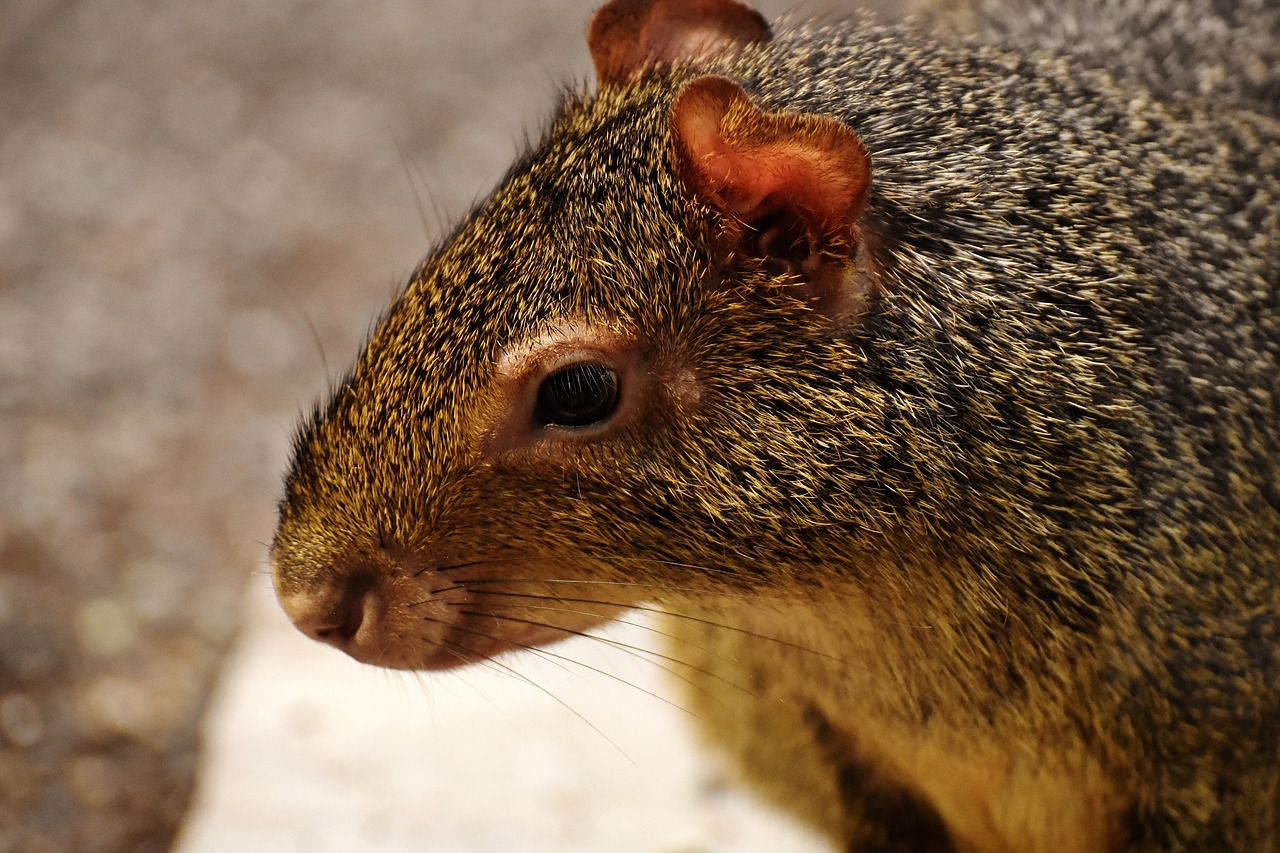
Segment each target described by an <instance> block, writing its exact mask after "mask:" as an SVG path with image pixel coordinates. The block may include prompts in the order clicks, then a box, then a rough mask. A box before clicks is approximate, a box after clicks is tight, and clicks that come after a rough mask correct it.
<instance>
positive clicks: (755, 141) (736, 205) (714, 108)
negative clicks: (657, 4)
mask: <svg viewBox="0 0 1280 853" xmlns="http://www.w3.org/2000/svg"><path fill="white" fill-rule="evenodd" d="M670 121H671V131H672V137H673V140H674V143H675V150H676V160H677V164H678V167H679V169H680V172H681V175H682V177H683V178H684V181H685V183H686V185H687V186H688V187H689V189H690V191H691V192H692V193H693V195H694V196H695V197H696V198H698V199H699V200H700V201H702V202H703V203H705V204H706V205H707V206H708V207H710V208H712V209H713V210H717V211H719V212H720V213H721V214H722V217H723V221H724V232H723V234H722V235H721V236H722V238H723V239H724V242H725V244H726V247H725V248H726V250H727V252H729V253H733V254H736V255H738V256H750V257H755V258H758V259H759V260H761V261H762V262H763V263H764V265H765V268H766V269H768V270H769V271H770V272H771V273H774V274H775V275H783V274H787V275H790V276H792V277H793V280H794V282H795V286H796V288H797V289H798V291H799V295H800V296H801V297H802V298H804V299H806V300H808V301H810V302H811V303H813V304H814V305H815V306H816V307H817V308H818V309H819V310H822V311H824V312H826V313H828V314H831V315H832V316H840V317H848V316H851V315H852V316H861V314H863V313H865V310H866V306H867V302H868V300H869V299H870V297H871V296H872V295H874V289H875V288H874V280H873V278H872V277H871V275H870V270H869V268H868V267H869V263H870V257H869V255H868V253H867V252H866V240H867V236H868V235H867V234H866V229H865V228H864V227H863V226H862V221H861V220H862V213H863V209H864V207H865V205H866V201H867V195H868V192H869V191H870V188H871V158H870V156H869V155H868V154H867V149H866V147H865V146H864V145H863V144H862V140H861V139H860V138H859V137H858V135H857V134H856V133H854V132H853V130H852V129H850V128H849V127H848V126H847V125H845V124H843V123H841V122H839V121H837V120H835V119H832V118H827V117H825V116H819V115H811V114H805V113H769V112H764V111H763V110H761V109H759V108H758V107H757V106H755V104H753V103H752V102H751V100H750V99H749V98H748V97H747V94H746V93H745V92H743V91H742V89H741V88H740V87H739V86H738V84H736V83H734V82H733V81H731V80H727V79H725V78H723V77H714V76H708V77H700V78H698V79H696V80H693V81H691V82H689V83H688V84H686V85H685V87H684V89H682V90H681V92H680V94H679V95H678V96H677V97H676V100H675V103H674V104H673V106H672V108H671V118H670Z"/></svg>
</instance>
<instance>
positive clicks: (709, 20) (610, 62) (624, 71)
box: [587, 0, 770, 88]
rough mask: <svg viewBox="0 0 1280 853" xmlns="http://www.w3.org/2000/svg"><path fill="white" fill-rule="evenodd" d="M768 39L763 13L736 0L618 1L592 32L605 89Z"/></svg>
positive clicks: (593, 50) (598, 17) (598, 76)
mask: <svg viewBox="0 0 1280 853" xmlns="http://www.w3.org/2000/svg"><path fill="white" fill-rule="evenodd" d="M769 38H770V33H769V25H768V24H767V23H766V22H765V20H764V18H762V17H761V16H760V13H759V12H756V11H755V10H754V9H750V8H748V7H746V6H744V5H742V4H741V3H736V2H734V0H613V2H611V3H608V4H606V5H605V6H602V7H601V8H600V9H599V10H597V11H596V13H595V15H594V16H593V17H592V19H591V25H590V27H589V28H588V30H587V44H588V45H589V46H590V48H591V59H592V62H593V63H594V64H595V67H596V79H597V80H598V81H599V84H600V86H601V87H602V88H603V87H605V86H617V85H621V84H623V83H625V82H626V81H627V80H628V79H630V78H631V77H632V76H633V75H634V74H635V73H636V72H638V71H641V70H643V69H645V68H650V67H655V66H661V65H670V64H672V63H675V62H681V61H685V62H690V61H694V60H697V59H707V58H710V57H714V56H718V55H720V54H722V53H727V52H729V51H732V50H737V49H738V48H740V47H742V46H743V45H747V44H752V43H757V42H766V41H768V40H769Z"/></svg>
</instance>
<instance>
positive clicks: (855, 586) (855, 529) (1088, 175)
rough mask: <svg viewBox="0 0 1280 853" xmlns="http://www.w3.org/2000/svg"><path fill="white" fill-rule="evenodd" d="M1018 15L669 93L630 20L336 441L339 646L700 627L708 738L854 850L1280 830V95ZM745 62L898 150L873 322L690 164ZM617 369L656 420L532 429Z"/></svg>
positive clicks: (306, 555) (329, 614)
mask: <svg viewBox="0 0 1280 853" xmlns="http://www.w3.org/2000/svg"><path fill="white" fill-rule="evenodd" d="M1249 2H1254V0H1249ZM646 5H649V4H646V3H645V2H639V3H636V2H626V0H620V2H615V3H614V4H611V7H612V8H622V9H623V12H624V13H626V14H624V15H622V16H621V20H624V22H625V21H630V20H631V18H630V17H628V15H630V14H631V7H644V6H646ZM652 5H655V6H659V7H660V6H662V5H663V3H662V2H661V0H656V2H655V3H654V4H652ZM698 5H706V6H711V7H716V6H719V5H722V4H720V3H719V2H717V0H710V2H702V3H700V4H698ZM1095 5H1096V4H1095ZM1119 5H1120V6H1123V5H1124V3H1120V4H1119ZM1129 5H1130V6H1132V4H1129ZM1081 8H1083V5H1082V6H1081ZM1162 8H1169V6H1168V4H1166V5H1165V6H1162ZM1241 8H1243V6H1242V7H1241ZM1262 8H1263V11H1264V12H1267V13H1268V14H1270V13H1271V12H1273V11H1274V10H1269V9H1267V7H1265V6H1264V7H1262ZM966 14H968V13H966ZM983 14H985V13H981V14H980V13H979V12H972V14H971V16H970V19H969V21H970V24H971V25H973V26H974V27H975V28H977V29H979V30H980V31H982V32H985V33H986V36H985V37H984V38H982V39H981V40H979V39H976V38H959V37H956V38H950V39H939V38H936V37H927V36H923V35H921V34H919V33H918V32H917V31H916V30H913V29H910V28H901V27H880V26H872V25H870V24H869V23H866V22H853V23H850V24H847V25H834V26H820V27H810V26H804V25H800V26H795V27H793V28H790V29H784V30H783V31H781V32H778V33H776V34H774V35H773V36H772V38H769V39H751V38H739V37H737V36H735V37H734V39H732V44H731V45H730V46H729V49H708V48H707V47H706V46H699V47H698V48H697V49H696V50H690V49H688V47H687V45H685V44H684V43H683V42H680V43H675V47H674V48H672V49H673V50H674V51H675V53H676V55H675V56H674V57H673V59H674V61H672V62H666V61H657V59H654V58H649V59H645V58H644V56H643V55H640V54H638V55H639V56H640V60H642V61H639V65H638V67H636V68H635V69H634V73H624V72H626V71H627V69H628V68H629V67H630V66H629V65H628V62H630V63H632V64H635V63H636V62H637V60H634V59H627V58H626V57H627V56H630V54H625V53H624V54H623V56H624V58H623V59H622V60H618V62H619V63H621V64H620V65H619V66H618V67H616V68H615V67H614V66H611V65H609V64H607V63H604V62H603V61H602V60H601V59H600V56H601V54H602V51H601V50H599V48H598V45H599V44H600V43H601V41H602V40H605V39H613V38H617V36H613V35H609V34H605V35H597V34H595V33H593V39H595V42H594V43H593V50H595V51H596V55H597V63H598V65H599V66H601V68H603V73H602V78H603V79H602V85H601V86H600V88H599V90H598V91H594V92H592V91H587V90H585V89H583V90H579V91H575V92H573V93H570V94H568V95H567V96H566V98H565V100H564V103H563V104H562V106H561V107H560V110H559V113H558V115H557V116H556V118H555V120H554V122H553V123H552V125H551V126H550V128H549V130H548V131H547V132H546V134H545V136H544V138H543V139H542V141H541V142H540V143H539V144H538V145H537V146H536V147H535V148H532V149H531V150H529V151H527V152H525V153H524V154H523V156H521V158H520V159H519V161H518V162H517V163H516V164H515V165H514V166H513V167H512V169H511V171H510V172H509V173H508V174H507V176H506V177H505V178H504V179H503V181H502V182H501V184H500V186H499V187H498V189H497V190H496V191H495V192H494V193H493V194H492V196H491V197H490V198H489V199H487V200H486V201H485V202H483V203H482V204H481V205H480V206H479V207H478V208H477V209H476V210H475V211H474V212H473V213H472V214H471V215H470V216H468V217H467V218H466V219H465V220H464V221H463V222H462V223H461V224H460V225H459V226H458V228H457V229H456V230H455V231H454V232H453V233H452V234H450V235H449V236H448V237H447V238H446V239H445V240H444V241H443V242H442V243H441V244H440V246H439V247H438V248H437V249H436V250H435V251H434V252H432V253H431V254H430V255H429V256H428V257H427V259H426V260H425V261H423V263H422V265H421V266H420V268H419V269H418V270H417V272H416V274H415V275H414V277H413V280H412V281H411V282H410V284H409V286H408V288H407V289H406V290H405V291H404V293H403V294H402V295H401V296H400V297H399V298H398V300H397V301H396V303H395V304H394V305H393V306H392V308H391V309H390V311H389V312H388V313H387V315H386V316H385V317H384V318H383V320H382V321H381V322H380V323H379V325H378V327H377V329H376V331H375V332H374V334H373V336H372V338H371V339H370V341H369V343H368V345H367V347H366V349H365V351H364V352H363V354H362V355H361V356H360V359H359V361H358V362H357V364H356V366H355V368H354V370H353V371H352V373H351V374H350V375H349V376H348V377H347V378H346V379H345V380H344V381H343V382H342V383H341V384H340V386H339V387H338V388H337V390H336V391H335V393H334V394H333V396H332V397H331V399H330V400H329V402H328V403H327V405H325V406H324V407H322V408H320V409H318V410H317V412H316V413H315V415H314V416H313V417H312V418H310V419H309V420H308V421H307V423H306V424H304V426H303V428H302V429H301V431H300V433H299V435H298V438H297V440H296V444H295V454H294V460H293V464H292V467H291V469H290V471H289V474H288V478H287V482H286V490H285V496H284V499H283V500H282V502H281V507H280V526H279V529H278V531H277V534H276V538H275V541H274V543H273V546H272V560H273V571H274V577H275V582H276V586H277V590H278V591H279V594H280V597H281V600H282V603H283V604H284V606H285V609H286V611H287V612H288V613H289V614H290V616H291V617H292V618H293V619H294V620H295V622H297V623H298V624H299V627H301V628H303V629H304V630H306V631H308V632H309V633H311V634H312V635H313V636H316V637H317V638H319V639H324V640H326V641H329V642H333V643H334V644H335V645H338V646H340V647H341V648H344V649H346V650H347V651H349V652H350V653H351V654H353V655H354V656H356V657H358V658H360V659H362V660H366V661H369V662H373V663H379V664H383V665H387V666H395V667H403V668H441V667H447V666H452V665H458V664H463V663H467V662H470V661H474V660H478V659H481V658H483V657H486V656H488V655H491V654H494V653H497V652H500V651H503V650H505V649H510V648H520V647H524V646H530V645H535V644H539V643H543V642H548V641H551V640H554V639H558V638H560V637H562V636H566V635H568V634H572V633H576V632H579V631H582V630H585V629H587V628H589V627H591V626H593V625H596V624H599V623H600V622H602V621H604V620H606V619H608V618H611V617H613V616H615V615H617V614H618V613H619V612H621V611H622V610H623V609H625V608H626V607H629V606H634V605H644V606H656V607H659V608H662V609H663V610H665V611H667V612H668V613H669V614H671V615H670V617H669V621H670V630H671V632H672V633H673V634H674V635H675V639H676V641H675V642H674V643H673V645H672V651H671V653H672V654H673V655H675V656H677V657H678V658H679V659H680V660H681V661H682V662H683V663H682V667H681V671H680V673H679V674H680V676H681V677H682V679H683V680H684V682H683V683H685V684H686V685H687V686H688V690H687V691H686V695H685V701H686V703H687V704H688V705H689V706H690V707H691V708H692V709H693V710H694V711H695V713H696V715H697V716H698V717H699V718H700V719H702V720H703V721H705V725H704V730H705V732H706V734H707V737H708V739H709V740H711V741H712V742H713V743H715V744H716V745H717V747H718V748H720V749H722V750H724V751H725V752H726V754H728V755H729V756H730V757H731V758H732V759H733V760H734V762H735V763H736V764H737V766H738V767H739V768H740V770H741V772H742V775H743V777H744V778H745V779H746V780H747V781H748V782H749V783H750V784H752V785H754V786H755V787H756V788H757V790H759V791H760V792H761V793H763V794H764V795H765V796H766V797H768V798H770V799H772V800H774V801H776V802H778V803H779V804H781V805H783V806H785V807H786V808H788V809H790V810H792V811H793V812H795V813H796V814H798V815H799V816H801V817H802V818H804V819H806V820H807V821H809V822H810V823H811V824H813V825H815V826H817V827H818V828H819V829H821V830H822V831H824V832H826V833H827V834H828V835H829V836H830V837H831V838H832V839H833V840H835V841H836V842H837V843H839V844H841V845H843V847H844V848H845V849H848V850H867V851H889V850H955V851H968V850H974V851H976V850H983V851H1049V850H1052V851H1054V853H1067V851H1112V850H1115V851H1118V850H1151V851H1155V850H1242V851H1246V850H1247V851H1253V850H1280V740H1278V737H1280V582H1278V580H1280V579H1278V577H1277V557H1278V556H1280V466H1278V464H1277V463H1278V461H1280V427H1278V426H1277V424H1278V421H1280V403H1278V396H1277V395H1280V122H1278V121H1277V113H1278V112H1280V110H1277V109H1276V101H1275V96H1274V88H1273V78H1274V75H1273V73H1272V72H1271V71H1268V72H1267V74H1270V75H1272V76H1271V77H1267V75H1262V76H1261V77H1257V79H1256V80H1254V82H1253V83H1249V82H1247V81H1242V82H1241V84H1240V86H1239V87H1237V88H1236V89H1235V91H1236V92H1237V93H1238V96H1237V97H1236V98H1234V99H1233V98H1229V97H1227V96H1225V95H1223V94H1222V92H1223V85H1224V84H1221V81H1220V78H1219V77H1214V82H1213V86H1212V87H1210V88H1209V89H1208V90H1207V93H1208V94H1210V95H1212V96H1213V97H1212V98H1207V97H1204V94H1206V93H1205V92H1200V91H1185V90H1184V89H1183V88H1180V87H1177V86H1170V87H1168V88H1162V87H1160V86H1158V85H1156V83H1155V81H1154V80H1153V79H1152V77H1151V75H1148V74H1147V73H1146V72H1145V71H1135V72H1133V73H1128V72H1126V70H1125V68H1118V69H1106V68H1104V67H1102V65H1103V61H1102V60H1103V59H1105V58H1106V57H1105V56H1104V55H1103V54H1102V53H1101V52H1094V53H1091V52H1090V50H1089V48H1088V46H1087V45H1085V46H1081V45H1076V46H1073V47H1068V46H1064V44H1063V43H1062V40H1061V39H1058V38H1056V37H1054V36H1046V37H1045V40H1044V42H1043V44H1044V49H1043V50H1039V49H1037V50H1033V49H1030V48H1028V45H1029V44H1034V43H1035V40H1034V35H1033V34H1032V33H1030V31H1029V29H1028V31H1025V32H1024V31H1023V30H1020V29H1019V28H1018V27H1016V26H1005V27H1003V28H1000V27H996V26H994V25H984V24H981V23H979V22H981V21H982V20H985V19H984V18H983V17H982V15H983ZM1204 14H1206V15H1208V14H1211V12H1209V11H1206V12H1205V13H1204ZM1121 17H1123V16H1121ZM1268 20H1269V21H1270V23H1268V24H1267V25H1268V26H1271V25H1273V24H1274V22H1275V15H1274V14H1272V16H1271V18H1270V19H1268ZM1202 23H1203V22H1202ZM735 26H737V27H745V28H746V31H747V32H751V26H752V24H751V21H750V20H749V19H748V20H747V21H746V23H745V24H737V23H735ZM1206 26H1207V25H1206ZM1206 31H1213V28H1212V27H1208V29H1207V30H1206ZM1161 32H1163V30H1161ZM1140 35H1141V34H1140V33H1134V34H1133V38H1132V39H1131V42H1135V43H1141V42H1142V39H1141V38H1140ZM1184 38H1185V39H1187V40H1189V43H1191V44H1195V33H1194V32H1191V33H1186V34H1184ZM1153 49H1154V48H1153ZM1134 52H1135V54H1136V55H1142V56H1146V54H1143V53H1142V51H1141V50H1138V49H1134ZM659 58H662V57H659ZM1263 59H1265V57H1263V56H1261V55H1260V56H1259V61H1263ZM611 61H612V60H611ZM1141 65H1142V63H1141V62H1140V61H1137V60H1135V61H1134V62H1132V63H1131V64H1130V66H1129V67H1131V68H1138V67H1139V66H1141ZM1247 65H1248V62H1247V61H1246V60H1241V64H1240V65H1239V66H1238V67H1246V66H1247ZM1188 73H1189V72H1188ZM708 75H715V77H716V78H724V79H725V80H727V81H731V85H732V86H733V87H740V88H741V91H742V92H744V93H745V94H746V96H747V97H748V98H749V99H750V102H751V104H752V105H754V107H755V108H758V109H759V110H760V111H761V114H762V115H763V116H765V117H766V119H767V118H768V117H769V116H784V117H788V116H792V117H795V116H798V117H801V118H798V119H796V121H798V122H800V124H799V125H797V126H799V127H802V128H811V127H813V126H815V124H814V123H815V122H816V121H817V120H818V119H814V118H805V117H821V119H822V120H823V121H827V120H833V119H834V120H836V121H838V122H839V124H840V125H842V126H843V128H844V130H842V131H840V132H842V133H845V134H846V135H847V137H848V138H849V139H857V140H860V142H861V144H862V145H865V151H864V152H863V154H857V153H856V151H855V152H854V156H855V157H858V156H865V157H869V162H870V164H871V181H870V186H869V190H868V191H867V193H866V195H865V199H862V200H859V201H858V202H857V215H858V230H856V232H854V233H856V234H857V235H859V236H858V238H857V242H858V245H857V246H852V245H846V244H845V243H842V242H840V241H838V240H837V241H835V242H833V243H832V244H831V246H824V247H823V248H822V251H821V252H820V253H817V254H820V255H821V257H822V259H824V260H825V259H828V258H829V257H830V256H832V255H835V256H842V257H844V258H845V259H846V260H847V261H849V263H850V264H852V265H853V266H855V267H856V272H857V277H858V280H859V281H863V282H870V284H869V285H867V286H865V287H862V289H860V290H859V291H858V294H859V301H857V303H856V306H855V307H856V310H850V311H845V312H844V313H841V312H839V311H833V310H827V309H826V308H824V307H822V306H823V303H821V302H815V301H814V300H813V299H808V298H803V297H804V296H805V294H804V293H803V292H800V293H799V294H798V292H797V290H796V283H797V276H798V275H799V276H800V278H803V274H798V273H797V271H796V269H797V268H796V267H795V265H791V266H787V265H785V264H784V265H782V266H779V264H778V263H777V261H778V258H777V257H775V256H774V254H775V252H774V250H772V249H769V248H766V249H762V250H760V251H754V249H756V248H758V247H757V246H756V244H754V243H753V242H752V240H753V239H755V238H754V237H753V236H752V235H753V234H756V233H757V232H763V231H764V230H765V226H759V227H758V228H757V227H755V226H753V225H752V223H750V222H740V221H737V220H736V219H735V217H734V216H731V215H726V213H725V210H724V208H723V205H722V204H721V202H723V199H720V197H719V196H716V195H715V193H713V192H711V191H710V190H707V189H706V188H705V186H703V185H701V184H699V183H698V180H699V179H698V178H697V176H696V174H695V173H694V172H690V167H689V160H688V157H687V155H682V154H681V151H682V150H683V149H681V148H680V144H681V141H682V140H684V139H685V137H684V136H682V134H683V133H684V131H682V130H681V127H682V126H681V125H680V124H679V122H676V121H674V120H673V116H676V117H678V116H679V115H680V111H681V110H683V109H685V108H686V107H685V101H684V100H682V98H681V95H682V93H687V92H689V91H692V90H693V89H694V88H696V87H699V86H702V88H703V89H706V88H707V87H706V86H705V85H704V84H703V83H702V82H701V81H704V80H705V79H707V77H708ZM1251 79H1252V78H1251ZM1268 80H1272V82H1268ZM727 85H730V84H722V83H716V84H714V86H713V87H712V88H711V90H710V91H713V92H714V91H715V87H716V86H719V87H723V86H727ZM1268 87H1272V88H1268ZM1175 89H1176V91H1175ZM1227 90H1228V91H1229V90H1230V89H1229V87H1228V89H1227ZM699 91H701V90H699ZM695 106H696V105H695ZM688 108H689V109H693V108H694V107H688ZM698 109H701V107H698ZM673 127H674V129H673ZM787 127H790V125H787ZM805 132H807V131H805ZM855 134H856V136H855ZM673 140H674V141H673ZM850 150H854V149H850ZM682 158H683V159H682ZM691 175H693V177H691ZM736 179H737V178H736V177H734V176H730V177H729V178H728V180H736ZM787 180H790V178H787ZM820 183H821V182H820ZM799 215H800V216H801V217H803V216H806V215H809V214H808V213H806V212H805V211H801V212H800V214H799ZM846 242H847V241H846ZM842 252H843V253H844V254H843V255H841V253H842ZM783 253H784V254H785V250H784V251H783ZM784 260H785V259H784ZM815 280H816V278H815ZM851 280H852V279H846V278H842V279H841V281H851ZM584 354H585V356H584ZM588 356H589V357H590V358H591V359H595V360H598V361H603V362H604V363H606V364H608V365H610V366H611V367H612V368H613V369H614V370H615V371H616V373H617V375H619V376H620V377H621V383H622V388H623V392H622V397H621V402H620V404H619V407H618V412H617V414H616V415H615V416H613V417H612V418H611V419H610V420H608V421H607V422H605V423H603V424H602V425H594V426H589V427H587V428H572V429H571V428H561V427H556V426H554V425H552V426H538V425H536V424H531V421H530V417H529V414H528V409H529V407H530V406H531V405H532V403H531V402H530V399H531V396H532V395H533V394H534V391H535V389H537V388H538V387H539V381H540V380H541V379H542V378H543V377H545V376H546V375H548V374H549V373H550V372H551V371H553V370H555V369H556V368H557V366H558V365H560V364H563V363H566V360H567V361H574V360H581V359H582V358H584V357H588Z"/></svg>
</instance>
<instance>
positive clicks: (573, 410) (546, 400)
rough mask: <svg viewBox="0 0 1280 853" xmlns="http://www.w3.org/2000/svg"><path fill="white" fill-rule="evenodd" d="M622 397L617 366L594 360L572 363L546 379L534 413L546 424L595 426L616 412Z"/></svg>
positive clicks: (536, 417) (540, 422)
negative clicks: (615, 368) (612, 366)
mask: <svg viewBox="0 0 1280 853" xmlns="http://www.w3.org/2000/svg"><path fill="white" fill-rule="evenodd" d="M618 399H619V389H618V374H617V372H616V371H615V370H614V369H613V368H611V367H608V366H606V365H603V364H598V363H594V362H580V363H578V364H570V365H567V366H565V367H562V368H560V369H559V370H556V371H555V372H553V373H550V374H548V375H547V376H546V377H545V378H544V379H543V380H542V383H541V384H540V385H539V386H538V400H537V403H536V405H535V406H534V410H533V417H534V420H536V421H537V422H538V423H539V424H541V425H543V426H561V427H585V426H591V425H592V424H597V423H599V422H601V421H603V420H605V419H606V418H608V417H609V416H610V415H612V414H613V412H614V410H615V409H617V407H618Z"/></svg>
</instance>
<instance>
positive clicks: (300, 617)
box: [281, 574, 374, 654]
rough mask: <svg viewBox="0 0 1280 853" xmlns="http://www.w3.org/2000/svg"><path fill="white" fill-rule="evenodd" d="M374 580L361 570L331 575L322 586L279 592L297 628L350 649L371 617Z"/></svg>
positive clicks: (347, 650) (339, 647) (348, 650)
mask: <svg viewBox="0 0 1280 853" xmlns="http://www.w3.org/2000/svg"><path fill="white" fill-rule="evenodd" d="M373 587H374V580H373V578H372V577H370V576H368V575H364V574H357V575H351V576H348V577H345V578H342V579H341V580H338V579H334V580H331V581H330V582H329V583H327V584H326V585H325V587H324V588H323V589H315V588H313V589H310V590H307V591H306V592H299V593H294V594H292V595H288V596H281V604H282V606H283V607H284V610H285V612H286V613H287V614H288V615H289V618H290V620H291V621H292V622H293V624H294V625H295V626H296V627H297V628H298V630H299V631H301V632H302V633H304V634H306V635H307V636H308V637H310V638H311V639H313V640H317V641H319V642H321V643H326V644H328V645H330V646H333V647H334V648H336V649H339V650H341V651H344V652H347V653H348V654H350V653H351V651H352V648H353V646H354V645H355V641H356V639H357V637H358V636H359V634H360V629H361V627H362V626H364V625H365V624H366V623H367V622H368V621H370V620H371V619H372V617H373V614H372V613H367V611H368V610H369V608H370V607H372V606H373V604H374V601H373V599H374V595H373Z"/></svg>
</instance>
